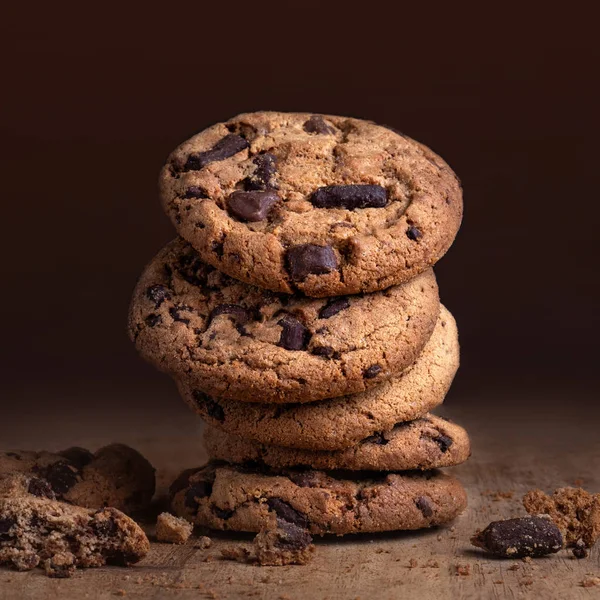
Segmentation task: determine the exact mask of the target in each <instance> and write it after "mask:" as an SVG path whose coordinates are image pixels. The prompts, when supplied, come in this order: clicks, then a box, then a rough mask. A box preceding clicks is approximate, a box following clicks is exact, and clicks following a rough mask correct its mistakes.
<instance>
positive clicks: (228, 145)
mask: <svg viewBox="0 0 600 600" xmlns="http://www.w3.org/2000/svg"><path fill="white" fill-rule="evenodd" d="M249 145H250V144H249V143H248V142H247V140H245V139H244V138H243V137H241V136H239V135H235V134H229V135H226V136H225V137H224V138H222V139H220V140H219V141H218V142H217V143H216V144H215V145H214V146H213V147H212V148H211V149H210V150H206V151H205V152H196V153H194V154H190V155H189V156H188V158H187V161H186V162H185V165H184V166H183V171H200V169H203V168H204V167H206V165H208V164H210V163H212V162H217V161H220V160H225V159H227V158H230V157H232V156H234V155H235V154H237V153H238V152H241V151H242V150H244V149H245V148H248V146H249Z"/></svg>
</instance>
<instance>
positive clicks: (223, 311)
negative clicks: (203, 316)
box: [208, 304, 251, 325]
mask: <svg viewBox="0 0 600 600" xmlns="http://www.w3.org/2000/svg"><path fill="white" fill-rule="evenodd" d="M219 315H229V316H230V317H232V318H233V320H234V321H235V322H236V323H237V324H238V325H245V324H246V323H247V322H248V321H250V318H251V314H250V311H248V310H246V309H245V308H244V307H243V306H240V305H239V304H219V305H218V306H215V307H214V308H213V309H212V311H211V312H210V315H209V317H208V324H209V325H210V323H211V322H212V320H213V319H214V318H215V317H218V316H219Z"/></svg>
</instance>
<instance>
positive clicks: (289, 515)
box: [267, 498, 308, 528]
mask: <svg viewBox="0 0 600 600" xmlns="http://www.w3.org/2000/svg"><path fill="white" fill-rule="evenodd" d="M267 505H268V507H269V508H270V509H271V510H272V511H273V512H275V514H276V515H277V516H278V517H280V518H281V519H283V520H284V521H288V522H289V523H293V524H294V525H298V526H299V527H304V528H308V518H307V517H306V515H304V514H302V513H301V512H300V511H298V510H296V509H295V508H293V507H292V506H291V505H290V504H288V503H287V502H285V501H284V500H281V499H280V498H269V499H268V500H267Z"/></svg>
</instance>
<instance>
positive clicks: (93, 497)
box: [0, 444, 155, 514]
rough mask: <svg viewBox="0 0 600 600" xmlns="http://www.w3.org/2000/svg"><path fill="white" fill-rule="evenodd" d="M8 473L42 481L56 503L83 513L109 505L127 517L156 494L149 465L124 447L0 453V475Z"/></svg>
mask: <svg viewBox="0 0 600 600" xmlns="http://www.w3.org/2000/svg"><path fill="white" fill-rule="evenodd" d="M11 472H21V473H25V474H29V475H32V476H35V480H43V482H45V483H44V484H45V485H46V484H47V485H48V486H49V487H50V490H51V491H52V494H53V498H56V499H57V500H62V501H64V502H69V503H71V504H77V505H79V506H85V507H87V508H102V507H104V506H111V507H113V508H116V509H119V510H122V511H123V512H125V513H128V514H131V513H135V512H138V511H141V510H144V509H145V508H147V507H148V506H149V504H150V501H151V500H152V496H153V495H154V489H155V475H154V468H153V467H152V465H151V464H150V463H149V462H148V461H147V460H146V459H145V458H144V457H143V456H142V455H141V454H140V453H139V452H137V451H136V450H134V449H133V448H130V447H129V446H125V445H124V444H111V445H109V446H105V447H103V448H100V449H99V450H98V451H97V452H95V453H92V452H90V451H89V450H86V449H85V448H68V449H67V450H63V451H62V452H58V453H51V452H31V451H23V450H16V451H12V452H0V475H2V474H5V473H11Z"/></svg>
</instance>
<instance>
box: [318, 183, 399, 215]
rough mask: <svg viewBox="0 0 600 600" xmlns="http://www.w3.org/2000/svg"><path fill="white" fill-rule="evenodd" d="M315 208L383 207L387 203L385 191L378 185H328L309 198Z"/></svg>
mask: <svg viewBox="0 0 600 600" xmlns="http://www.w3.org/2000/svg"><path fill="white" fill-rule="evenodd" d="M310 201H311V202H312V204H313V206H316V207H317V208H346V209H348V210H355V209H356V208H383V207H384V206H386V205H387V203H388V197H387V191H386V189H385V188H384V187H381V186H380V185H328V186H325V187H322V188H319V189H318V190H317V191H316V192H314V193H313V195H312V196H311V198H310Z"/></svg>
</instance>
